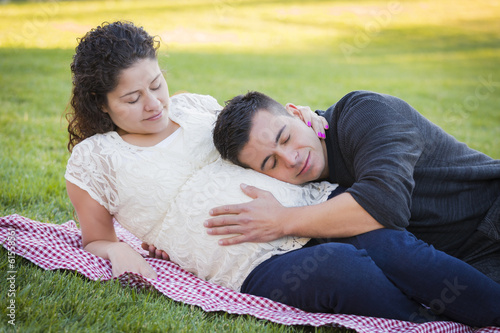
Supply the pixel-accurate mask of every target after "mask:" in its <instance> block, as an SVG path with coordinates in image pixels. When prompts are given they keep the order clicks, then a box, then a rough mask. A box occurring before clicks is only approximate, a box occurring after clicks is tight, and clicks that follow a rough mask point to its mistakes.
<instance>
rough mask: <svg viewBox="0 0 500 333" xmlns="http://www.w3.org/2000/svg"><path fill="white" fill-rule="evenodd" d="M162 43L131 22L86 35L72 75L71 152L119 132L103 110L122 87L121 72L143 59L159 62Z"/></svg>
mask: <svg viewBox="0 0 500 333" xmlns="http://www.w3.org/2000/svg"><path fill="white" fill-rule="evenodd" d="M159 47H160V43H159V41H158V40H156V39H155V37H153V36H150V35H149V34H148V33H147V32H146V31H145V30H144V29H143V28H142V27H137V26H135V25H134V24H133V23H130V22H120V21H118V22H114V23H103V24H102V25H101V26H98V27H96V28H94V29H92V30H90V31H89V32H87V34H85V36H84V37H83V38H81V39H80V40H79V43H78V46H77V47H76V49H75V51H76V53H75V55H74V56H73V62H72V63H71V73H72V78H73V92H72V96H71V101H70V104H71V110H70V111H69V112H68V113H67V114H66V119H67V120H68V122H69V124H68V132H69V142H68V150H69V151H70V152H71V151H72V150H73V147H74V146H75V145H76V144H77V143H79V142H81V141H83V140H84V139H86V138H88V137H90V136H92V135H94V134H97V133H106V132H109V131H112V130H115V129H116V126H115V124H114V123H113V122H112V121H111V118H110V117H109V115H108V114H107V113H104V112H103V106H105V105H106V104H107V94H108V93H109V92H111V91H112V90H113V89H115V88H116V86H117V85H118V80H119V75H120V73H121V71H123V70H124V69H127V68H129V67H130V66H132V65H133V64H134V63H135V62H137V61H138V60H141V59H147V58H149V59H156V57H157V50H158V48H159Z"/></svg>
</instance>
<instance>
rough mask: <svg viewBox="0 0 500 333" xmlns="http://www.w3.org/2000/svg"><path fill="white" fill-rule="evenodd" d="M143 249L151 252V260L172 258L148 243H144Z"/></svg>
mask: <svg viewBox="0 0 500 333" xmlns="http://www.w3.org/2000/svg"><path fill="white" fill-rule="evenodd" d="M141 246H142V248H143V249H144V250H146V251H148V252H149V257H150V258H156V259H163V260H170V256H169V255H168V253H167V252H165V251H163V250H158V249H157V248H156V247H155V246H154V245H149V244H147V243H142V245H141Z"/></svg>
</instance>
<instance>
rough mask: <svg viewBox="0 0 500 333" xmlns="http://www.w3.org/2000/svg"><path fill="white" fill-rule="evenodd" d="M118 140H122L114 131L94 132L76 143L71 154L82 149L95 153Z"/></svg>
mask: <svg viewBox="0 0 500 333" xmlns="http://www.w3.org/2000/svg"><path fill="white" fill-rule="evenodd" d="M120 141H122V140H121V139H120V136H119V135H118V133H117V132H115V131H111V132H107V133H98V134H94V135H92V136H90V137H88V138H86V139H84V140H83V141H81V142H79V143H78V144H76V145H75V147H74V148H73V152H72V154H71V155H74V154H75V153H79V152H82V151H91V152H94V153H95V152H97V151H102V150H103V149H104V150H105V149H106V148H107V147H110V146H112V145H115V144H116V143H118V142H120Z"/></svg>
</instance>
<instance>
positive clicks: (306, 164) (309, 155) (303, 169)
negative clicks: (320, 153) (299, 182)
mask: <svg viewBox="0 0 500 333" xmlns="http://www.w3.org/2000/svg"><path fill="white" fill-rule="evenodd" d="M310 157H311V152H309V153H308V154H307V158H306V161H305V162H304V166H303V167H302V170H300V172H299V173H298V174H297V177H298V176H300V175H301V174H303V173H304V172H306V171H307V170H309V159H310Z"/></svg>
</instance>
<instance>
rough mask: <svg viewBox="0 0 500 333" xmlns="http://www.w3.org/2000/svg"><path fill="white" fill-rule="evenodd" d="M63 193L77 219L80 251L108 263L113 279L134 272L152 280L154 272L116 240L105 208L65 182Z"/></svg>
mask: <svg viewBox="0 0 500 333" xmlns="http://www.w3.org/2000/svg"><path fill="white" fill-rule="evenodd" d="M66 189H67V191H68V195H69V198H70V200H71V202H72V203H73V206H74V207H75V210H76V214H77V215H78V220H79V222H80V228H81V230H82V241H83V248H84V249H85V250H86V251H88V252H90V253H92V254H94V255H96V256H99V257H101V258H103V259H106V260H110V261H111V265H112V269H113V277H117V276H119V275H121V274H122V273H124V272H134V273H139V274H141V275H143V276H145V277H147V278H152V279H156V277H157V275H156V272H155V271H154V269H153V268H152V267H151V266H150V265H149V264H148V263H147V262H146V260H144V258H143V257H142V256H141V255H140V254H139V253H137V251H135V250H134V249H133V248H131V247H130V246H129V245H128V244H126V243H123V242H120V241H119V240H118V238H117V237H116V233H115V229H114V226H113V217H112V216H111V215H110V214H109V212H108V211H107V210H106V208H104V207H103V206H101V205H100V204H99V203H98V202H97V201H95V200H94V199H92V197H91V196H90V195H89V194H88V193H87V192H86V191H84V190H82V189H81V188H79V187H78V186H76V185H75V184H73V183H71V182H69V181H66Z"/></svg>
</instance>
